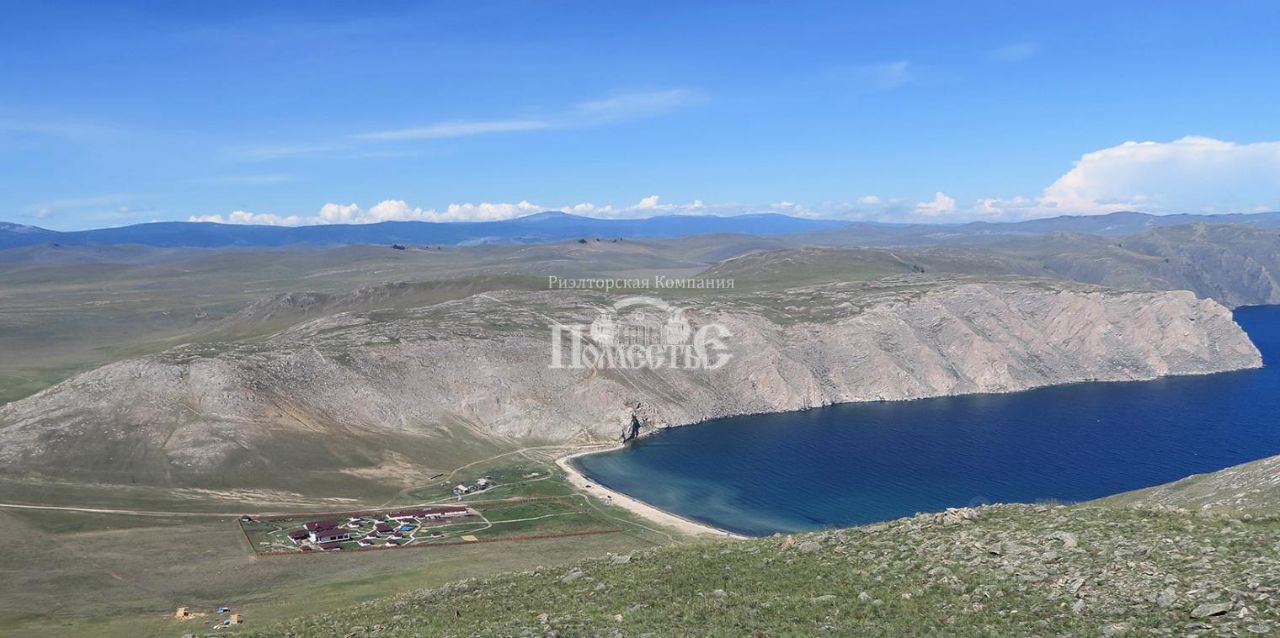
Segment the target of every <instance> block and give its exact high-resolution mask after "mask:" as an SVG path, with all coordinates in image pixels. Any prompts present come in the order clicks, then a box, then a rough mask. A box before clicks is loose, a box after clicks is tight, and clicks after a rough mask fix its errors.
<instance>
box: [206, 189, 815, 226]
mask: <svg viewBox="0 0 1280 638" xmlns="http://www.w3.org/2000/svg"><path fill="white" fill-rule="evenodd" d="M549 210H559V211H563V212H566V213H572V214H574V215H583V216H586V217H598V218H634V217H651V216H653V215H704V214H719V215H732V214H741V213H747V212H780V213H786V214H789V215H809V216H811V215H812V212H811V211H809V210H808V209H805V208H804V207H802V206H800V205H798V204H794V203H791V202H779V203H777V204H769V205H764V206H746V205H742V204H734V203H727V204H716V205H708V204H705V203H704V202H703V201H702V200H697V199H695V200H693V201H692V202H688V203H682V204H677V203H666V202H663V201H662V200H661V198H660V197H659V196H657V195H650V196H648V197H644V198H642V199H641V200H640V201H638V202H636V203H634V204H630V205H624V206H614V205H613V204H602V205H601V204H593V203H590V202H584V203H580V204H573V205H571V206H543V205H540V204H535V203H533V202H529V201H527V200H521V201H519V202H516V203H489V202H482V203H478V204H471V203H464V204H449V205H448V206H446V207H445V208H443V209H435V208H419V207H416V206H411V205H410V204H409V203H408V202H406V201H404V200H402V199H387V200H383V201H381V202H378V203H377V204H374V205H373V206H371V207H369V208H367V209H366V208H362V207H361V206H359V205H358V204H355V203H351V204H337V203H329V204H325V205H324V206H322V207H320V211H319V212H318V213H317V214H315V215H309V216H302V215H277V214H274V213H253V212H248V211H243V210H237V211H233V212H231V213H229V214H227V215H220V214H214V215H192V216H191V217H189V218H188V221H193V222H215V223H219V224H262V225H270V226H309V225H319V224H372V223H377V222H385V221H428V222H461V221H501V220H504V219H513V218H516V217H523V216H525V215H532V214H534V213H539V212H543V211H549Z"/></svg>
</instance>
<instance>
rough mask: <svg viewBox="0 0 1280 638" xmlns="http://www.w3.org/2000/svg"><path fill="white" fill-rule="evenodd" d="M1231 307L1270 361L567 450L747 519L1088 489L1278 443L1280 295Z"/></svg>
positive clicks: (725, 520)
mask: <svg viewBox="0 0 1280 638" xmlns="http://www.w3.org/2000/svg"><path fill="white" fill-rule="evenodd" d="M1236 320H1237V321H1238V322H1239V323H1240V325H1242V326H1243V327H1244V328H1245V330H1247V331H1248V332H1249V335H1250V337H1252V338H1253V340H1254V343H1256V344H1257V345H1258V347H1259V349H1261V350H1262V352H1263V357H1264V359H1265V361H1266V362H1267V364H1268V365H1267V367H1265V368H1263V369H1261V370H1251V371H1244V372H1230V373H1224V374H1216V375H1207V376H1199V377H1176V378H1168V379H1160V380H1156V381H1142V382H1132V383H1087V384H1076V385H1070V386H1059V387H1052V388H1043V389H1039V390H1030V391H1027V392H1020V393H1016V394H1003V395H974V396H965V397H946V398H938V399H926V400H921V401H907V402H893V403H860V404H848V405H841V406H833V407H829V408H821V409H816V410H809V411H805V412H790V413H782V414H768V415H758V416H744V417H733V418H729V419H721V420H717V421H711V422H708V423H704V424H700V425H695V426H690V427H684V428H676V429H673V430H669V431H667V432H664V433H662V434H660V435H658V436H654V437H649V438H646V439H642V440H640V441H637V442H635V443H633V444H632V445H630V446H628V447H627V448H626V449H623V450H619V451H616V452H610V453H605V454H596V455H591V456H586V457H581V458H580V459H578V466H579V467H580V468H581V469H582V470H583V471H584V472H586V473H587V474H588V475H589V476H591V477H592V478H593V479H594V480H596V481H598V482H600V483H602V484H604V485H607V486H609V487H611V488H614V489H617V490H619V491H622V492H626V493H628V494H631V495H633V496H636V497H637V498H640V499H642V500H644V501H647V502H649V503H651V504H653V505H656V506H658V507H661V508H663V509H667V510H669V511H672V512H675V513H678V514H680V515H682V516H686V517H689V518H693V519H696V520H700V521H703V522H707V523H710V524H712V525H715V526H717V527H721V528H724V529H729V530H733V531H736V532H740V533H745V534H757V535H758V534H769V533H772V532H778V531H801V530H810V529H816V528H822V527H832V526H848V525H857V524H862V523H869V522H874V521H879V520H887V519H892V518H898V517H901V516H908V515H911V514H914V513H916V512H922V511H937V510H942V509H945V508H947V507H956V506H965V505H974V504H979V503H991V502H1037V501H1044V500H1058V501H1067V502H1070V501H1081V500H1088V499H1094V498H1099V497H1102V496H1107V495H1109V494H1115V493H1118V492H1124V491H1128V490H1133V489H1138V488H1142V487H1148V486H1152V485H1157V484H1160V483H1166V482H1169V481H1172V480H1175V479H1178V478H1182V477H1184V476H1187V475H1189V474H1195V473H1201V472H1211V471H1215V470H1219V469H1222V468H1224V467H1228V466H1230V465H1235V464H1238V463H1243V462H1245V461H1251V460H1254V459H1259V458H1262V457H1266V456H1271V455H1275V454H1280V367H1278V366H1280V307H1277V306H1269V307H1259V308H1244V309H1241V310H1239V311H1237V313H1236Z"/></svg>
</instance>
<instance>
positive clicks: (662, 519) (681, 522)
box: [556, 443, 749, 540]
mask: <svg viewBox="0 0 1280 638" xmlns="http://www.w3.org/2000/svg"><path fill="white" fill-rule="evenodd" d="M623 447H624V445H623V444H621V443H619V444H616V445H613V446H608V447H601V448H600V449H594V450H584V451H581V452H574V453H572V454H566V455H565V456H561V457H559V458H557V459H556V465H557V466H558V467H559V468H560V469H561V470H562V471H563V472H564V473H565V476H567V477H568V479H569V483H570V484H572V485H573V486H574V487H576V488H578V489H579V490H581V491H582V492H584V493H586V494H587V495H588V496H595V497H597V498H598V499H599V500H601V501H604V499H601V498H599V497H602V496H608V497H610V498H609V500H608V501H605V502H607V503H608V504H610V505H616V506H618V507H621V508H622V509H624V510H627V511H628V512H631V513H632V514H635V515H636V516H639V517H640V518H643V519H645V520H648V521H650V522H652V523H656V524H658V525H662V526H664V527H673V528H675V529H677V530H680V532H681V533H684V534H688V535H690V536H697V537H707V536H714V537H716V538H733V539H738V540H742V539H746V538H749V537H747V536H743V535H742V534H737V533H734V532H730V531H729V530H725V529H720V528H718V527H715V526H713V525H708V524H706V523H700V522H698V521H695V520H692V519H688V518H685V517H683V516H680V515H679V514H674V513H672V512H669V511H667V510H664V509H661V508H658V507H654V506H653V505H650V504H649V503H646V502H644V501H642V500H640V499H638V498H636V497H634V496H631V495H628V494H625V493H623V492H619V491H617V490H614V489H611V488H609V487H606V486H604V485H601V484H600V483H598V482H596V481H594V480H592V479H590V478H589V477H587V475H585V474H583V473H582V472H581V471H580V470H578V468H576V467H574V466H573V463H571V462H570V461H572V460H573V459H576V458H578V457H580V456H586V455H588V454H599V453H601V452H611V451H613V450H619V449H622V448H623Z"/></svg>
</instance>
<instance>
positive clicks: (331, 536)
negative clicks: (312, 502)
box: [311, 527, 351, 547]
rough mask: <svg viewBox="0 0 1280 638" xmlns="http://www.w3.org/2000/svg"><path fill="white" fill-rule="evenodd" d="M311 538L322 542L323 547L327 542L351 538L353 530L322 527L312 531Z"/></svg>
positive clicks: (337, 541)
mask: <svg viewBox="0 0 1280 638" xmlns="http://www.w3.org/2000/svg"><path fill="white" fill-rule="evenodd" d="M311 540H312V541H314V542H316V543H320V545H321V547H323V546H324V545H325V543H339V542H342V541H349V540H351V530H346V529H338V528H336V527H334V528H330V529H320V530H316V531H314V532H311Z"/></svg>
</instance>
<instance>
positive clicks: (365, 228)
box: [0, 211, 1280, 249]
mask: <svg viewBox="0 0 1280 638" xmlns="http://www.w3.org/2000/svg"><path fill="white" fill-rule="evenodd" d="M1196 222H1203V223H1222V224H1228V223H1229V224H1248V225H1252V226H1264V227H1280V213H1258V214H1249V215H1244V214H1231V215H1149V214H1145V213H1128V212H1126V213H1112V214H1109V215H1091V216H1062V217H1054V218H1049V219H1036V220H1030V221H1024V222H998V223H992V222H974V223H968V224H887V223H877V222H847V221H838V220H829V219H803V218H799V217H790V216H787V215H779V214H772V213H765V214H751V215H737V216H733V217H715V216H710V215H706V216H694V215H667V216H659V217H648V218H644V219H595V218H591V217H581V216H577V215H570V214H568V213H562V212H556V211H550V212H544V213H537V214H534V215H529V216H526V217H519V218H516V219H510V220H504V221H492V222H420V221H394V222H381V223H377V224H330V225H322V226H295V227H286V226H251V225H240V224H215V223H209V222H154V223H149V224H135V225H132V226H121V227H118V228H99V229H94V230H80V231H55V230H48V229H45V228H39V227H36V226H24V225H21V224H12V223H3V222H0V249H2V248H14V247H19V246H32V245H41V244H59V245H65V246H103V245H118V244H138V245H144V246H157V247H170V248H178V247H192V248H221V247H278V246H290V245H312V246H337V245H347V244H381V245H389V244H405V245H417V246H421V245H467V244H482V243H538V242H550V241H563V240H566V239H575V238H595V237H600V238H640V237H683V236H689V235H707V234H716V233H736V234H744V235H787V234H797V233H813V234H814V235H815V237H821V238H826V239H829V240H835V243H848V244H857V243H863V242H865V243H867V244H869V245H874V244H893V243H907V244H914V243H920V242H921V241H933V240H939V239H947V238H964V237H980V236H984V235H1019V234H1029V235H1036V234H1045V233H1051V232H1074V233H1084V234H1092V235H1105V236H1122V235H1129V234H1133V233H1135V232H1138V231H1141V230H1142V229H1144V228H1150V227H1154V226H1172V225H1179V224H1187V223H1196Z"/></svg>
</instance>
